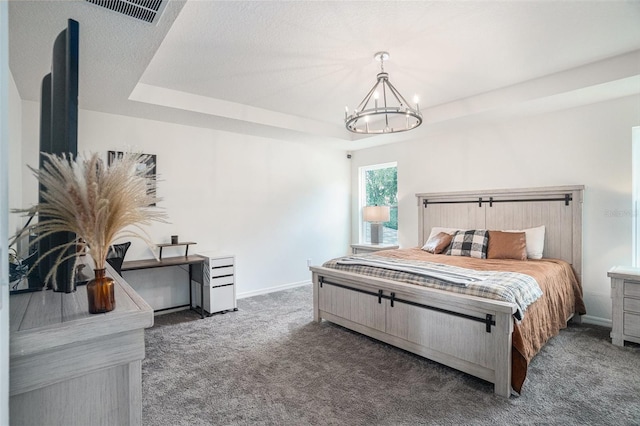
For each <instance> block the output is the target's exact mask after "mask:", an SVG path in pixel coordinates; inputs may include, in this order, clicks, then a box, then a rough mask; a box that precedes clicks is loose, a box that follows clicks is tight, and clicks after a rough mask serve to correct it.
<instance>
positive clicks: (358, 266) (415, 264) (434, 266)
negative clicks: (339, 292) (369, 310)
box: [323, 254, 542, 321]
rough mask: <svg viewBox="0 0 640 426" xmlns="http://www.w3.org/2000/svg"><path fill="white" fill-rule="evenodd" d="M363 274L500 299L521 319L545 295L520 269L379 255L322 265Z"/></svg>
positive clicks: (334, 260) (515, 316)
mask: <svg viewBox="0 0 640 426" xmlns="http://www.w3.org/2000/svg"><path fill="white" fill-rule="evenodd" d="M323 266H324V267H327V268H332V269H339V270H342V271H347V272H353V273H357V274H361V275H369V276H372V277H377V278H385V279H390V280H394V281H400V282H404V283H410V284H417V285H422V286H425V287H431V288H437V289H440V290H447V291H452V292H454V293H460V294H466V295H469V296H478V297H485V298H488V299H494V300H501V301H504V302H510V303H513V304H515V305H516V307H517V310H516V312H515V314H514V315H513V316H514V318H515V319H516V320H518V321H521V320H522V318H523V317H524V313H525V311H526V310H527V307H528V306H529V305H530V304H531V303H533V302H535V301H536V300H537V299H539V298H540V296H542V290H541V289H540V286H539V285H538V283H537V282H536V280H535V279H534V278H533V277H531V276H529V275H525V274H520V273H518V272H497V271H476V270H472V269H466V268H460V267H457V266H450V265H444V264H441V263H434V262H426V261H417V260H408V259H405V260H402V261H400V260H395V259H391V258H387V257H381V256H376V255H374V254H373V255H365V256H348V257H342V258H337V259H333V260H330V261H328V262H325V264H324V265H323Z"/></svg>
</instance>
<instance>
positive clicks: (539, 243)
mask: <svg viewBox="0 0 640 426" xmlns="http://www.w3.org/2000/svg"><path fill="white" fill-rule="evenodd" d="M504 232H524V233H525V235H526V239H527V257H528V258H529V259H542V253H543V252H544V225H540V226H538V227H535V228H528V229H520V230H516V229H513V230H509V231H504Z"/></svg>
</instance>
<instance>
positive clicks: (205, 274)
mask: <svg viewBox="0 0 640 426" xmlns="http://www.w3.org/2000/svg"><path fill="white" fill-rule="evenodd" d="M198 254H199V255H200V256H203V257H205V258H206V259H205V261H204V263H203V264H202V270H201V271H200V270H199V268H198V270H196V271H194V272H193V282H192V283H191V284H192V285H191V301H192V302H191V303H192V306H191V307H192V308H196V307H200V306H201V305H200V300H201V296H200V294H201V292H202V293H203V296H204V305H202V306H203V307H204V310H205V311H206V312H207V313H208V314H209V315H211V314H215V313H219V312H226V311H237V310H238V307H237V304H236V274H235V268H236V266H235V256H233V255H220V254H215V253H212V252H200V253H198Z"/></svg>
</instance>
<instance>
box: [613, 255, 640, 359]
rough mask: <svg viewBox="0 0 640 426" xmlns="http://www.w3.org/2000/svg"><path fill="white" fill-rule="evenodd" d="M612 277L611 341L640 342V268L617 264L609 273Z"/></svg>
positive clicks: (621, 344) (622, 343)
mask: <svg viewBox="0 0 640 426" xmlns="http://www.w3.org/2000/svg"><path fill="white" fill-rule="evenodd" d="M607 275H608V276H609V278H611V300H612V313H611V314H612V321H613V327H612V330H611V341H612V343H613V344H614V345H618V346H624V342H625V341H628V342H635V343H640V268H630V267H622V266H616V267H613V268H611V269H610V270H609V273H608V274H607Z"/></svg>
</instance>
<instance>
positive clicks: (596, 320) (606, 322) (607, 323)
mask: <svg viewBox="0 0 640 426" xmlns="http://www.w3.org/2000/svg"><path fill="white" fill-rule="evenodd" d="M582 322H584V323H587V324H593V325H601V326H603V327H609V328H611V327H612V325H613V324H612V323H611V320H610V319H607V318H600V317H594V316H592V315H582Z"/></svg>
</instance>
